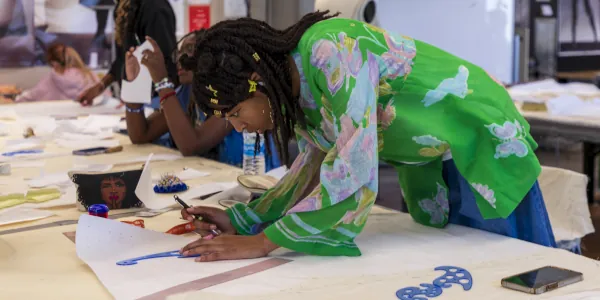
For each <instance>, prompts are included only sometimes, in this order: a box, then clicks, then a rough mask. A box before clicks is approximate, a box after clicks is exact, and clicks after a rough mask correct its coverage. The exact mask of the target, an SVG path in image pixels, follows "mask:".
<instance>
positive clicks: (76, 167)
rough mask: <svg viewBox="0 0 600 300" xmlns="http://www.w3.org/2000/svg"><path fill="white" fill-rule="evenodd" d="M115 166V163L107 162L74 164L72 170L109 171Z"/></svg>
mask: <svg viewBox="0 0 600 300" xmlns="http://www.w3.org/2000/svg"><path fill="white" fill-rule="evenodd" d="M112 168H113V165H107V164H78V163H76V164H74V165H73V167H72V168H71V170H70V171H77V172H107V171H110V170H111V169H112Z"/></svg>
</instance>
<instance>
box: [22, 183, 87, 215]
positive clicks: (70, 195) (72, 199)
mask: <svg viewBox="0 0 600 300" xmlns="http://www.w3.org/2000/svg"><path fill="white" fill-rule="evenodd" d="M76 203H77V188H75V186H74V185H72V186H69V187H68V188H67V189H66V191H65V192H64V193H63V194H62V195H61V196H60V198H58V199H55V200H49V201H46V202H41V203H25V204H21V205H19V206H18V207H24V208H40V209H41V208H54V207H60V206H67V205H75V204H76Z"/></svg>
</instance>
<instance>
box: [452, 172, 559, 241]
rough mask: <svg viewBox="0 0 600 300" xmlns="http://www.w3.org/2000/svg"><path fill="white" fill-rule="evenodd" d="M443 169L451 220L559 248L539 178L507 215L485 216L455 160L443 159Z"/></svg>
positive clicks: (454, 222) (455, 222)
mask: <svg viewBox="0 0 600 300" xmlns="http://www.w3.org/2000/svg"><path fill="white" fill-rule="evenodd" d="M443 173H444V174H443V176H444V180H445V181H446V184H447V185H448V190H449V195H448V198H449V199H448V200H449V202H450V217H449V222H450V223H453V224H459V225H463V226H467V227H472V228H476V229H480V230H485V231H489V232H492V233H496V234H500V235H504V236H509V237H512V238H516V239H520V240H524V241H528V242H531V243H535V244H539V245H542V246H547V247H553V248H556V241H555V239H554V233H553V232H552V226H551V225H550V219H549V218H548V212H547V211H546V205H545V204H544V198H543V197H542V192H541V190H540V187H539V184H538V183H537V182H536V183H535V184H534V185H533V187H532V188H531V190H530V191H529V193H527V195H526V196H525V198H524V199H523V201H521V203H520V204H519V206H517V208H516V209H515V210H514V211H513V213H512V214H510V216H508V218H506V219H502V218H498V219H490V220H484V219H483V217H482V216H481V213H480V212H479V208H478V207H477V204H476V202H475V195H474V194H473V191H472V190H471V185H470V184H469V183H468V182H467V180H466V179H465V178H464V177H462V175H460V173H459V172H458V169H457V168H456V165H455V163H454V161H453V160H448V161H445V162H444V171H443Z"/></svg>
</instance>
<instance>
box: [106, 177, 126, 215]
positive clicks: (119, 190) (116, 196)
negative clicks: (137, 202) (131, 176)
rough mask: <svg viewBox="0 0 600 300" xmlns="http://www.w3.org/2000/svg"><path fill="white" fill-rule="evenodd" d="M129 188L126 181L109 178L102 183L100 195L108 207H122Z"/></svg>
mask: <svg viewBox="0 0 600 300" xmlns="http://www.w3.org/2000/svg"><path fill="white" fill-rule="evenodd" d="M126 193H127V186H126V185H125V181H123V179H121V178H117V177H107V178H104V179H103V180H102V181H101V182H100V194H101V196H102V200H104V202H106V205H107V206H108V207H109V208H111V207H121V203H122V202H123V200H124V199H125V194H126Z"/></svg>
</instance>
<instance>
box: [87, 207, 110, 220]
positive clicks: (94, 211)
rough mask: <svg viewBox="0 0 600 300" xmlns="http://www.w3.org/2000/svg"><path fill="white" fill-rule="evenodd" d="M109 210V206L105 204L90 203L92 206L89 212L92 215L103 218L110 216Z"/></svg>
mask: <svg viewBox="0 0 600 300" xmlns="http://www.w3.org/2000/svg"><path fill="white" fill-rule="evenodd" d="M108 211H109V209H108V206H106V205H105V204H94V205H90V207H89V208H88V214H89V215H90V216H96V217H102V218H108Z"/></svg>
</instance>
